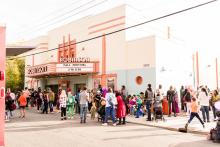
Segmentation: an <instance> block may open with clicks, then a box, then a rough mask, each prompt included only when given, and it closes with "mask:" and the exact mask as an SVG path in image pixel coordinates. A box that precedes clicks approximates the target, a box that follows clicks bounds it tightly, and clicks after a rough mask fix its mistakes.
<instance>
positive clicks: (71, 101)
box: [67, 89, 75, 119]
mask: <svg viewBox="0 0 220 147" xmlns="http://www.w3.org/2000/svg"><path fill="white" fill-rule="evenodd" d="M67 96H68V99H67V115H68V118H69V119H71V118H73V117H74V114H75V113H74V105H75V96H73V95H72V93H71V90H70V89H69V90H68V93H67Z"/></svg>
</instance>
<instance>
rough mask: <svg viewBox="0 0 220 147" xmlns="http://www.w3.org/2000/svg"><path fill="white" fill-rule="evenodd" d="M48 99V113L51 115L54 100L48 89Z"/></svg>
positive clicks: (53, 95) (52, 93) (51, 92)
mask: <svg viewBox="0 0 220 147" xmlns="http://www.w3.org/2000/svg"><path fill="white" fill-rule="evenodd" d="M48 99H49V108H50V113H53V104H54V100H55V94H54V92H53V91H52V90H51V89H49V93H48Z"/></svg>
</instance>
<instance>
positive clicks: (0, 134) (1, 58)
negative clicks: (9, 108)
mask: <svg viewBox="0 0 220 147" xmlns="http://www.w3.org/2000/svg"><path fill="white" fill-rule="evenodd" d="M5 60H6V49H5V26H1V24H0V73H1V78H0V147H2V146H4V145H5V144H4V123H5V96H4V95H5Z"/></svg>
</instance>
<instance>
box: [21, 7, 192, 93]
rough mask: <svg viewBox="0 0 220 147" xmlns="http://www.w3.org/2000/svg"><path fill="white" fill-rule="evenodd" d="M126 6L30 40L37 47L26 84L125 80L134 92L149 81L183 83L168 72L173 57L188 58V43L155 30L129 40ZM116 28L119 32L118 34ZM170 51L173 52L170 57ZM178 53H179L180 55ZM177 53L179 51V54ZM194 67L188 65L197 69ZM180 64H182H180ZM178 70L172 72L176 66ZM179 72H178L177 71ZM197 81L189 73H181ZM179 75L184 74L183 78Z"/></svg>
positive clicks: (117, 82)
mask: <svg viewBox="0 0 220 147" xmlns="http://www.w3.org/2000/svg"><path fill="white" fill-rule="evenodd" d="M126 17H127V16H126V6H125V5H123V6H120V7H116V8H114V9H111V10H108V11H106V12H103V13H101V14H98V15H95V16H88V17H84V18H82V19H79V20H76V21H74V22H71V23H69V24H66V25H63V26H61V27H59V28H56V29H54V30H51V31H49V32H48V34H47V36H41V37H38V38H36V39H33V40H30V41H27V42H24V44H25V45H31V46H35V47H36V48H35V49H34V50H32V51H29V52H27V53H25V55H28V56H26V58H25V60H26V61H25V63H26V73H25V85H26V87H28V88H35V89H36V88H38V87H42V88H46V87H51V88H52V89H54V91H57V89H58V87H63V88H64V89H66V88H69V87H70V88H72V89H73V90H74V91H75V92H76V90H77V89H78V88H81V87H83V86H87V87H88V88H89V89H93V88H97V87H98V85H102V87H109V86H110V87H112V88H113V89H115V90H116V89H120V88H121V86H122V85H125V86H126V88H127V90H128V93H131V94H134V93H139V92H141V91H145V90H146V88H147V84H148V83H151V84H152V86H153V87H154V88H155V87H156V86H157V85H158V84H164V85H166V87H168V85H169V84H177V85H178V86H180V82H181V81H180V80H175V78H174V80H173V81H174V82H173V81H172V83H171V80H169V79H168V78H169V76H170V73H169V74H165V73H163V72H164V71H165V70H163V69H164V68H167V67H168V66H169V65H172V63H173V62H175V63H176V62H179V64H181V63H182V60H181V58H183V59H186V58H185V57H181V56H179V54H181V52H182V48H181V47H179V46H178V45H175V46H173V45H170V44H169V41H164V40H161V39H160V38H157V37H156V35H150V36H147V37H143V38H138V39H135V40H130V41H127V40H126V30H124V31H119V32H117V31H118V30H121V29H125V28H126V26H127V25H126ZM112 32H115V33H112ZM165 49H166V52H171V53H170V55H169V54H168V55H166V57H165V56H164V55H165V54H164V53H165V52H164V50H165ZM174 52H175V54H174ZM174 55H175V56H174ZM168 58H173V60H172V61H170V60H167V59H168ZM189 66H190V67H187V68H189V69H191V64H190V65H189ZM177 68H178V67H177ZM170 72H172V71H170ZM174 74H178V73H174ZM181 74H182V75H181V76H182V78H183V79H187V78H188V79H187V80H188V82H187V84H191V81H192V80H191V77H188V75H189V73H186V74H183V73H181ZM177 79H178V78H177Z"/></svg>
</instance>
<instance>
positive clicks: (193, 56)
mask: <svg viewBox="0 0 220 147" xmlns="http://www.w3.org/2000/svg"><path fill="white" fill-rule="evenodd" d="M192 60H193V86H194V88H195V86H196V83H195V82H196V81H195V55H194V54H193V55H192Z"/></svg>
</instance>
